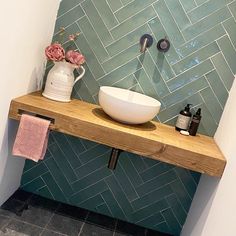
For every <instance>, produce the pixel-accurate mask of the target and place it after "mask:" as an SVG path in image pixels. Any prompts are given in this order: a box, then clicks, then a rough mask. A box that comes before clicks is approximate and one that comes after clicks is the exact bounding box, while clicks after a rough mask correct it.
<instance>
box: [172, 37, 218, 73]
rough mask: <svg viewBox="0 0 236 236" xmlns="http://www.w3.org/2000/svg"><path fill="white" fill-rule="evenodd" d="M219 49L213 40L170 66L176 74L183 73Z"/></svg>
mask: <svg viewBox="0 0 236 236" xmlns="http://www.w3.org/2000/svg"><path fill="white" fill-rule="evenodd" d="M219 51H220V49H219V47H218V45H217V43H216V42H213V43H211V44H208V45H207V46H205V47H203V48H201V49H200V50H198V51H196V52H195V53H193V54H191V55H189V56H187V57H185V58H184V59H183V60H181V61H179V62H178V63H176V64H174V65H172V68H173V70H174V71H175V73H176V74H180V73H183V72H184V71H186V70H188V69H190V68H192V67H194V66H196V65H198V64H200V63H201V62H203V61H204V60H206V59H208V58H209V57H211V56H213V55H215V54H216V53H218V52H219Z"/></svg>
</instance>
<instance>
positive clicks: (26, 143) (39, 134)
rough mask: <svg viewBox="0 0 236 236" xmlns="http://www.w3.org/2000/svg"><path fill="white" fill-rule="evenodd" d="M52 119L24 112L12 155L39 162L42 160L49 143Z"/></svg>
mask: <svg viewBox="0 0 236 236" xmlns="http://www.w3.org/2000/svg"><path fill="white" fill-rule="evenodd" d="M49 125H50V121H48V120H44V119H41V118H38V117H35V116H30V115H26V114H22V116H21V119H20V125H19V128H18V131H17V135H16V139H15V143H14V145H13V150H12V155H15V156H22V157H25V158H27V159H30V160H33V161H35V162H38V160H42V159H43V158H44V155H45V153H46V149H47V145H48V135H49Z"/></svg>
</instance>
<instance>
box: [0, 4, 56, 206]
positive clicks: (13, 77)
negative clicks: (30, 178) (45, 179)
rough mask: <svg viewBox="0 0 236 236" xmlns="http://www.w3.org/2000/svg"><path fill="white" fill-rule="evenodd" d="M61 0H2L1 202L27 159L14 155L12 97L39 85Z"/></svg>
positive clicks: (13, 189)
mask: <svg viewBox="0 0 236 236" xmlns="http://www.w3.org/2000/svg"><path fill="white" fill-rule="evenodd" d="M59 2H60V1H59V0H22V1H19V0H13V1H1V3H0V29H1V37H0V45H1V46H0V47H1V57H0V74H1V78H0V96H1V99H0V205H1V204H2V203H3V202H4V201H5V200H6V199H7V198H8V197H9V196H10V195H11V194H12V193H13V192H14V191H15V190H16V189H17V188H18V187H19V183H20V177H21V174H22V169H23V165H24V160H23V159H21V158H14V157H12V156H11V145H12V140H13V139H14V136H15V131H16V126H17V125H16V124H17V122H14V121H9V122H8V119H7V116H8V109H9V104H10V101H11V99H12V98H14V97H18V96H19V95H24V94H26V93H28V92H31V91H33V90H35V89H36V79H37V78H38V79H40V78H42V74H43V65H44V62H45V57H44V48H45V47H46V46H47V45H48V44H49V43H50V41H51V38H52V34H53V30H54V24H55V20H56V14H57V11H58V8H59Z"/></svg>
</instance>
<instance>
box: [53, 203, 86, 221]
mask: <svg viewBox="0 0 236 236" xmlns="http://www.w3.org/2000/svg"><path fill="white" fill-rule="evenodd" d="M56 213H58V214H60V215H63V216H67V217H70V218H73V219H75V220H80V221H84V220H85V219H86V217H87V215H88V213H89V212H88V211H87V210H85V209H82V208H79V207H75V206H70V205H67V204H63V203H61V204H60V206H59V207H58V209H57V210H56Z"/></svg>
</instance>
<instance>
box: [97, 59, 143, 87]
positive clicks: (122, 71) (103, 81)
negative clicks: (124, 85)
mask: <svg viewBox="0 0 236 236" xmlns="http://www.w3.org/2000/svg"><path fill="white" fill-rule="evenodd" d="M140 68H141V64H140V62H139V61H138V59H136V58H135V59H133V60H131V61H129V62H128V63H127V64H125V65H122V66H121V67H119V68H117V69H116V70H114V71H112V72H110V73H109V74H106V75H105V76H103V77H101V78H100V79H99V80H98V82H99V84H100V85H112V84H113V83H115V82H117V81H119V80H120V79H122V78H124V77H126V76H127V75H129V74H131V73H134V72H135V71H137V70H138V69H140Z"/></svg>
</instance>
